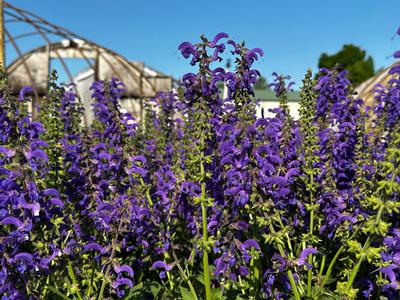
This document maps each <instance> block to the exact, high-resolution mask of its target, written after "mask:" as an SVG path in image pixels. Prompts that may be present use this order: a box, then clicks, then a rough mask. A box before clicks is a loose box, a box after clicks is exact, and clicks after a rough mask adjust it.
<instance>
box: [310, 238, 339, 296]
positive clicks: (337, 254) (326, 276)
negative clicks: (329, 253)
mask: <svg viewBox="0 0 400 300" xmlns="http://www.w3.org/2000/svg"><path fill="white" fill-rule="evenodd" d="M343 250H344V246H343V245H342V246H340V248H339V249H338V251H337V252H336V254H335V256H334V257H333V259H332V261H331V263H330V264H329V267H328V270H327V271H326V274H325V276H324V279H322V282H321V286H320V287H319V289H318V292H317V296H318V295H319V294H320V293H321V291H322V289H323V287H324V286H325V284H326V283H327V282H328V280H329V277H330V276H331V273H332V270H333V267H334V265H335V262H336V260H337V259H338V258H339V255H340V253H342V251H343Z"/></svg>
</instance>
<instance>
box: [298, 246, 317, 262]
mask: <svg viewBox="0 0 400 300" xmlns="http://www.w3.org/2000/svg"><path fill="white" fill-rule="evenodd" d="M316 253H318V250H317V249H315V248H312V247H308V248H306V249H304V250H303V251H301V253H300V257H299V259H298V260H297V263H298V264H299V265H304V263H305V260H306V258H307V257H308V256H309V255H310V254H316Z"/></svg>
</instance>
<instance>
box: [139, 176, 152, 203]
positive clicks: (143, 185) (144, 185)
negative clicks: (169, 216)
mask: <svg viewBox="0 0 400 300" xmlns="http://www.w3.org/2000/svg"><path fill="white" fill-rule="evenodd" d="M140 184H141V185H142V187H144V188H145V189H146V198H147V201H148V202H149V204H150V207H153V200H151V195H150V190H149V188H148V187H146V184H145V183H144V180H143V178H142V177H140Z"/></svg>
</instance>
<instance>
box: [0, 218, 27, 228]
mask: <svg viewBox="0 0 400 300" xmlns="http://www.w3.org/2000/svg"><path fill="white" fill-rule="evenodd" d="M1 224H3V225H14V226H16V227H17V228H18V229H19V228H21V227H22V222H21V221H20V220H19V219H18V218H15V217H6V218H4V219H3V220H1Z"/></svg>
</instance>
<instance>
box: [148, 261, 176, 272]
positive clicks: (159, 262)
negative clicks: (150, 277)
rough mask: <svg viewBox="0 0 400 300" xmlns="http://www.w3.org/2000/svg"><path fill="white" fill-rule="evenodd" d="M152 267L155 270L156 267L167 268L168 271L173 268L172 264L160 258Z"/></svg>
mask: <svg viewBox="0 0 400 300" xmlns="http://www.w3.org/2000/svg"><path fill="white" fill-rule="evenodd" d="M151 269H152V270H155V269H165V270H167V271H170V270H171V269H172V267H171V266H170V265H168V264H166V263H165V262H163V261H160V260H159V261H156V262H155V263H154V264H153V265H152V266H151Z"/></svg>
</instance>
